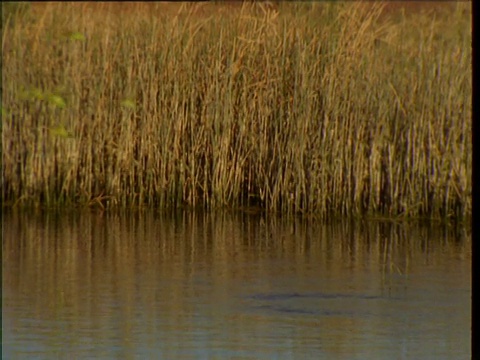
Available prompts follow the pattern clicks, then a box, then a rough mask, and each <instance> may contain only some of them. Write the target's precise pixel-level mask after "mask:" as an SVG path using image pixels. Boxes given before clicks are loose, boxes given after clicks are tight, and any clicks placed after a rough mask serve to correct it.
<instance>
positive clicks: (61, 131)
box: [49, 125, 73, 139]
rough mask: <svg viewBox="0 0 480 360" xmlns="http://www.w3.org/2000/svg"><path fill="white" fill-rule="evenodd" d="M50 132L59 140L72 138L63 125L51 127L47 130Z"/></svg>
mask: <svg viewBox="0 0 480 360" xmlns="http://www.w3.org/2000/svg"><path fill="white" fill-rule="evenodd" d="M49 130H50V134H52V135H54V136H58V137H61V138H65V139H66V138H73V134H72V133H71V132H70V131H68V130H67V129H66V128H65V126H63V125H58V126H55V127H52V128H50V129H49Z"/></svg>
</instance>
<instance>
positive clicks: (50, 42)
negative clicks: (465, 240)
mask: <svg viewBox="0 0 480 360" xmlns="http://www.w3.org/2000/svg"><path fill="white" fill-rule="evenodd" d="M142 6H144V5H142V4H141V3H140V4H137V5H136V8H135V9H134V16H133V15H132V12H123V13H122V12H121V13H110V12H95V11H92V9H90V8H88V4H75V5H72V4H68V3H54V4H52V3H50V4H47V5H45V6H44V7H43V8H42V10H41V11H37V13H35V16H32V15H31V12H30V13H29V12H28V11H27V12H25V11H17V12H12V13H11V15H10V16H8V17H7V18H6V21H7V22H6V23H5V24H4V25H3V26H2V72H3V80H2V172H3V194H2V196H3V202H4V204H5V205H28V206H30V205H37V206H65V205H68V204H90V205H93V204H98V205H99V206H102V207H104V206H124V207H131V206H154V207H162V208H165V207H178V206H184V205H188V206H193V207H206V208H212V207H222V206H233V207H242V206H252V205H257V206H260V207H262V208H264V209H266V210H268V211H278V212H283V213H309V214H316V215H318V216H320V217H327V216H329V215H332V214H337V215H340V216H342V215H360V214H383V215H389V216H412V217H429V218H438V217H442V218H445V217H454V218H462V217H466V216H470V214H471V166H470V164H471V157H472V150H471V140H470V134H471V108H470V105H471V92H472V84H471V77H470V71H471V46H470V44H471V32H470V15H469V14H470V9H469V7H468V4H465V3H463V4H461V3H460V4H458V5H457V6H456V10H455V11H454V12H453V13H452V12H450V13H448V14H447V13H445V14H440V15H435V16H427V15H422V14H418V15H412V16H410V17H406V16H404V17H400V18H398V19H396V20H393V18H392V19H390V20H388V19H386V18H382V17H381V7H382V6H381V5H372V4H370V5H369V6H365V4H362V3H348V4H337V3H331V4H329V3H325V4H322V5H321V6H320V5H319V4H316V3H300V4H293V3H280V4H278V8H279V10H280V11H279V12H277V11H271V10H270V9H268V8H266V7H265V6H262V4H253V5H251V4H244V6H243V7H242V9H241V10H236V11H235V12H234V11H233V10H232V11H231V12H228V13H226V14H224V15H223V16H215V15H212V16H196V12H195V11H197V10H198V9H199V8H200V7H201V6H203V5H202V4H196V5H185V7H184V8H183V10H184V11H182V12H181V13H179V14H177V15H175V16H173V15H165V16H164V17H163V18H159V17H158V16H157V15H156V13H155V12H153V11H149V10H147V9H144V10H142ZM29 14H30V15H29Z"/></svg>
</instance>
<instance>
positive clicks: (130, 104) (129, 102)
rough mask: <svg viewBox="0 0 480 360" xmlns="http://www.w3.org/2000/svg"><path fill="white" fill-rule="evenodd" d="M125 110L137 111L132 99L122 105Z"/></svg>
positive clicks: (124, 101)
mask: <svg viewBox="0 0 480 360" xmlns="http://www.w3.org/2000/svg"><path fill="white" fill-rule="evenodd" d="M120 104H121V105H122V106H123V107H124V108H127V109H135V103H134V102H133V101H132V100H130V99H125V100H123V101H122V102H121V103H120Z"/></svg>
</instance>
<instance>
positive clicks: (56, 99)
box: [48, 95, 67, 109]
mask: <svg viewBox="0 0 480 360" xmlns="http://www.w3.org/2000/svg"><path fill="white" fill-rule="evenodd" d="M48 101H49V102H50V103H51V104H53V105H55V106H56V107H58V108H60V109H64V108H65V107H66V106H67V104H66V102H65V100H63V98H62V97H61V96H58V95H49V96H48Z"/></svg>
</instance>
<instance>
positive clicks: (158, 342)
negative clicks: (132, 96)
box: [2, 212, 471, 359]
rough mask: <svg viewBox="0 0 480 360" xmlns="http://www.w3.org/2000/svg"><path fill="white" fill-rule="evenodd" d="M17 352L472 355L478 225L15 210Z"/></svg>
mask: <svg viewBox="0 0 480 360" xmlns="http://www.w3.org/2000/svg"><path fill="white" fill-rule="evenodd" d="M2 251H3V292H2V297H3V311H2V315H3V317H2V322H3V323H2V327H3V333H2V337H3V350H2V351H3V358H4V359H57V358H58V359H63V358H75V359H91V358H102V359H110V358H111V359H332V358H333V359H469V358H470V357H471V340H470V339H471V337H470V336H471V333H470V325H471V320H470V318H471V234H470V232H469V230H467V229H444V228H442V227H440V226H438V225H437V226H434V227H428V226H417V225H412V224H389V223H378V222H376V223H373V222H370V223H368V222H365V223H356V224H349V223H335V224H328V225H322V224H319V223H315V222H313V221H305V220H300V219H292V220H285V219H279V218H267V217H265V216H258V215H247V214H229V213H222V214H210V215H208V214H201V213H180V214H175V215H173V214H172V215H168V216H167V215H160V214H155V213H142V214H139V213H131V214H128V215H122V214H115V213H95V212H91V213H90V212H87V213H85V212H82V213H64V214H62V215H58V214H50V213H43V214H33V213H27V212H21V213H7V214H4V215H3V248H2Z"/></svg>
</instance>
